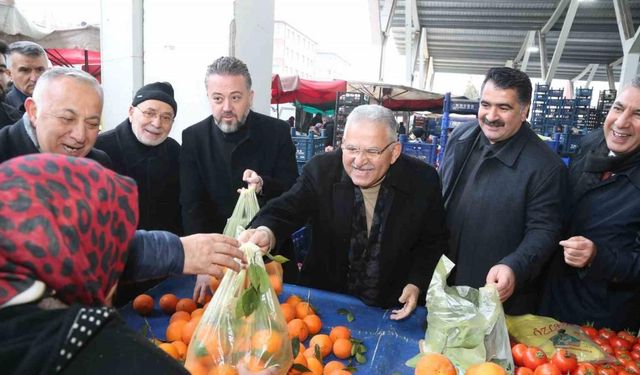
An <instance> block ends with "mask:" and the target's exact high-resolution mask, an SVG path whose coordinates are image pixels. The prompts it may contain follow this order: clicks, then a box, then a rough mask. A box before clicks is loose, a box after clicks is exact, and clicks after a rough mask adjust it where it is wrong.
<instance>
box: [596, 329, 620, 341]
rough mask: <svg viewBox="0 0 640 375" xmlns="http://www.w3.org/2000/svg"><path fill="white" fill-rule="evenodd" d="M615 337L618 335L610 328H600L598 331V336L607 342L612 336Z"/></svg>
mask: <svg viewBox="0 0 640 375" xmlns="http://www.w3.org/2000/svg"><path fill="white" fill-rule="evenodd" d="M615 335H616V333H615V332H613V331H612V330H610V329H609V328H600V330H599V331H598V336H600V337H602V338H603V339H606V340H609V339H610V338H611V337H612V336H615Z"/></svg>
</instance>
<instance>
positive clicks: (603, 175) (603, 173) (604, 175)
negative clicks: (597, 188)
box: [600, 171, 613, 181]
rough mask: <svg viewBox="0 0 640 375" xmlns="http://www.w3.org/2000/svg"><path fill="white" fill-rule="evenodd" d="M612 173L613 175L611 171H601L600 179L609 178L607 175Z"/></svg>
mask: <svg viewBox="0 0 640 375" xmlns="http://www.w3.org/2000/svg"><path fill="white" fill-rule="evenodd" d="M612 175H613V172H611V171H604V172H602V175H601V176H600V181H605V180H607V179H609V177H611V176H612Z"/></svg>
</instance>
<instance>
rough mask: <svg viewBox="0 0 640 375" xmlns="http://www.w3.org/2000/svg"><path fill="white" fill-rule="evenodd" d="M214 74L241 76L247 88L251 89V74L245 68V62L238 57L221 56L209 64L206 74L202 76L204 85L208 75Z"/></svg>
mask: <svg viewBox="0 0 640 375" xmlns="http://www.w3.org/2000/svg"><path fill="white" fill-rule="evenodd" d="M214 74H217V75H221V76H243V77H244V81H245V83H246V84H247V89H248V90H251V74H249V68H247V64H245V63H243V62H242V60H240V59H238V58H235V57H233V56H222V57H219V58H218V59H216V60H215V61H214V62H213V63H212V64H211V65H209V66H208V67H207V74H206V75H205V77H204V84H205V87H206V85H207V80H208V79H209V76H211V75H214Z"/></svg>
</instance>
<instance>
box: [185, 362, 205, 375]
mask: <svg viewBox="0 0 640 375" xmlns="http://www.w3.org/2000/svg"><path fill="white" fill-rule="evenodd" d="M184 367H185V368H186V369H187V371H189V372H190V373H191V375H207V373H208V371H207V368H206V367H205V366H204V365H202V364H201V363H199V362H195V361H189V362H187V363H185V364H184Z"/></svg>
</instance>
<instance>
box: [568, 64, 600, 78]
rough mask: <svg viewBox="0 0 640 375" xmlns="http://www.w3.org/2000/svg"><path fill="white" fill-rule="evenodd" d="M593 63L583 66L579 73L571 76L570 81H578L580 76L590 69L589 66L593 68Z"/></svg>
mask: <svg viewBox="0 0 640 375" xmlns="http://www.w3.org/2000/svg"><path fill="white" fill-rule="evenodd" d="M593 65H595V64H589V65H587V67H586V68H584V70H583V71H581V72H580V74H578V75H577V76H575V77H573V78H571V81H572V82H575V81H579V80H580V78H582V77H584V75H585V74H587V73H589V72H590V71H591V68H593Z"/></svg>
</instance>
